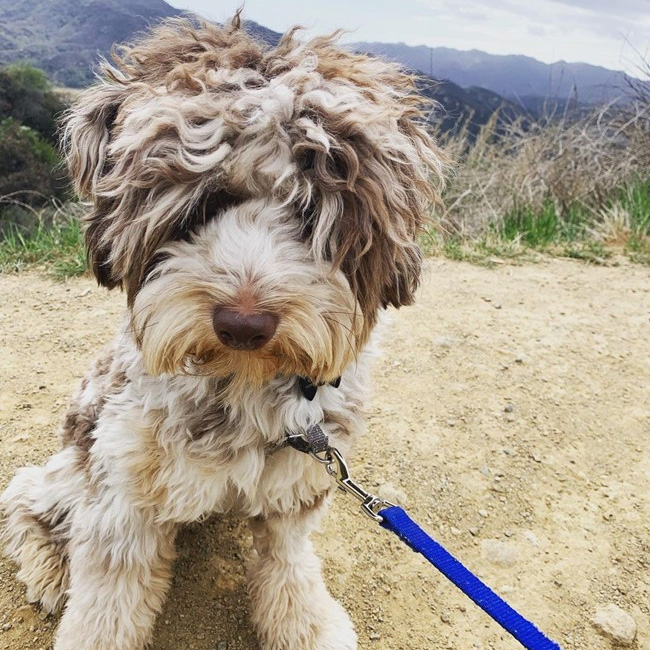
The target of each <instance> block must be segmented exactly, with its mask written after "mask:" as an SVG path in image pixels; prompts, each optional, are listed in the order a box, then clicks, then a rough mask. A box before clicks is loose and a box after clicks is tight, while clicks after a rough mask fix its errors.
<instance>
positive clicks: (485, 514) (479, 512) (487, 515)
mask: <svg viewBox="0 0 650 650" xmlns="http://www.w3.org/2000/svg"><path fill="white" fill-rule="evenodd" d="M478 514H479V516H481V517H483V519H486V518H487V517H489V515H490V513H489V512H488V511H487V510H479V511H478Z"/></svg>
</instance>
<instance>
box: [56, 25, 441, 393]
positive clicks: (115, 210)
mask: <svg viewBox="0 0 650 650" xmlns="http://www.w3.org/2000/svg"><path fill="white" fill-rule="evenodd" d="M334 40H335V39H334V38H320V39H315V40H312V41H311V42H308V43H301V42H299V41H297V40H296V39H295V38H294V33H293V32H290V33H288V34H287V35H285V37H284V38H283V39H282V41H281V42H280V43H279V45H278V46H277V47H276V48H274V49H268V48H266V47H265V46H263V45H262V44H260V43H258V42H257V41H255V40H254V39H253V38H251V37H250V36H249V35H247V34H246V33H245V32H244V31H243V30H242V29H241V25H240V21H239V17H238V16H237V17H236V18H235V19H234V20H233V22H232V24H231V25H229V26H227V27H224V28H220V27H216V26H212V25H208V24H203V23H199V24H197V23H194V22H191V21H188V20H186V19H174V20H170V21H167V22H165V23H163V24H162V25H160V26H158V27H156V28H155V29H154V30H153V31H152V32H151V33H150V34H149V35H147V36H145V37H144V38H142V39H141V40H140V41H139V42H137V43H135V44H134V45H132V46H129V47H125V48H123V49H122V50H121V52H120V54H119V55H116V56H115V65H108V64H105V65H104V66H103V68H102V75H103V78H102V80H101V83H98V84H96V85H95V86H93V87H92V88H90V89H88V90H86V91H85V92H84V93H83V94H82V95H81V97H80V98H79V100H78V101H77V103H76V105H75V106H74V107H73V108H72V109H71V111H70V112H69V114H68V116H67V119H66V125H65V135H66V138H65V141H66V151H67V157H68V163H69V167H70V171H71V174H72V177H73V178H74V179H75V184H76V189H77V191H78V193H79V194H80V195H81V196H82V197H83V198H85V199H87V200H89V201H90V202H91V203H92V209H91V211H90V213H89V214H88V215H87V217H86V242H87V246H88V250H89V256H90V261H91V265H92V269H93V272H94V274H95V276H96V277H97V279H98V281H99V282H100V284H102V285H105V286H107V287H109V288H112V287H116V286H121V287H122V288H124V289H125V291H126V293H127V296H128V302H129V305H130V307H131V312H132V326H133V330H134V333H135V337H136V340H137V341H138V343H139V345H140V347H141V349H142V351H143V354H144V358H145V361H146V363H147V367H148V369H149V371H150V372H152V373H161V372H169V373H174V372H183V371H188V370H190V369H191V371H192V372H195V371H202V372H208V373H210V374H214V375H217V376H225V375H229V374H239V375H242V376H244V375H245V376H246V377H247V378H248V379H251V380H257V381H261V380H264V379H268V378H270V377H272V376H275V375H277V374H279V373H287V374H298V375H303V376H306V377H309V378H311V379H312V380H314V381H327V380H331V379H333V378H335V377H336V376H338V375H340V374H341V371H342V369H343V368H344V367H345V365H347V363H349V362H350V361H351V360H352V359H353V358H354V356H355V354H356V353H357V352H358V351H359V350H360V349H361V347H362V346H363V345H364V344H365V343H366V341H367V339H368V336H369V333H370V331H371V329H372V327H373V326H374V324H375V322H376V319H377V315H378V312H379V311H380V310H381V309H382V308H384V307H387V306H388V305H393V306H395V307H399V306H401V305H406V304H409V303H410V302H411V301H412V299H413V292H414V291H415V289H416V287H417V284H418V278H419V273H420V266H421V259H420V252H419V249H418V247H417V244H416V241H415V239H416V236H417V234H418V231H419V229H420V228H421V226H422V223H423V220H424V219H425V218H426V216H427V214H428V211H429V210H430V209H431V207H432V205H433V204H434V203H435V201H436V200H437V191H436V189H435V188H436V186H437V185H439V182H440V177H441V176H440V172H441V166H442V156H441V154H440V151H439V150H438V149H437V148H436V146H435V144H434V143H433V142H432V140H431V138H430V137H429V135H428V134H427V132H426V130H425V128H424V126H423V125H422V123H421V121H420V118H421V112H420V108H421V100H420V99H419V98H418V97H417V95H416V94H415V93H414V85H413V80H412V78H411V77H410V76H408V75H407V74H405V73H403V72H402V71H401V70H400V69H399V68H398V67H397V66H396V65H394V64H390V63H387V62H384V61H382V60H380V59H377V58H372V57H369V56H364V55H358V54H352V53H350V52H347V51H345V50H342V49H340V48H338V47H337V46H336V45H335V43H334Z"/></svg>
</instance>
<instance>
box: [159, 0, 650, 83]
mask: <svg viewBox="0 0 650 650" xmlns="http://www.w3.org/2000/svg"><path fill="white" fill-rule="evenodd" d="M168 1H169V0H168ZM242 2H243V0H171V2H170V4H172V5H173V6H174V7H178V8H180V9H187V10H189V11H194V12H196V13H198V14H201V15H203V16H204V17H206V18H209V19H212V20H217V21H223V20H225V19H226V18H228V17H229V16H231V15H232V14H233V13H234V11H235V9H236V8H237V7H238V6H240V5H241V4H242ZM244 14H245V17H246V18H249V19H250V20H254V21H255V22H258V23H260V24H261V25H264V26H265V27H269V28H270V29H274V30H276V31H279V32H282V31H284V30H286V29H287V28H288V27H290V26H292V25H295V24H301V25H304V26H306V27H309V28H311V29H313V31H314V32H315V33H326V32H328V31H332V30H334V29H336V28H339V27H343V28H346V29H350V30H354V33H353V34H350V35H348V36H346V38H345V39H344V40H347V41H385V42H392V43H396V42H399V41H401V42H404V43H407V44H409V45H428V46H433V47H437V46H446V47H453V48H456V49H459V50H471V49H478V50H483V51H485V52H490V53H492V54H526V55H528V56H532V57H534V58H536V59H539V60H540V61H544V62H545V63H552V62H554V61H559V60H562V59H563V60H565V61H571V62H574V61H584V62H586V63H592V64H594V65H602V66H604V67H606V68H610V69H613V70H626V71H627V72H628V73H630V74H635V72H638V70H637V69H636V66H638V64H639V55H638V54H637V53H636V52H640V53H641V54H642V55H648V53H649V51H650V0H526V1H523V0H522V1H519V0H246V3H245V9H244Z"/></svg>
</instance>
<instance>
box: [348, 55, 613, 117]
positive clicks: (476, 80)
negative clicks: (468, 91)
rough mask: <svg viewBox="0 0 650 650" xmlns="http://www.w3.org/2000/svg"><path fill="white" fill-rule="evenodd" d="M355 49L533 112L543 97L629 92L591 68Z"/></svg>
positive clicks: (602, 97) (608, 73)
mask: <svg viewBox="0 0 650 650" xmlns="http://www.w3.org/2000/svg"><path fill="white" fill-rule="evenodd" d="M354 48H355V49H356V50H358V51H360V52H369V53H371V54H377V55H381V56H385V57H387V58H389V59H392V60H394V61H398V62H399V63H401V64H402V65H405V66H406V67H408V68H411V69H413V70H419V71H421V72H424V73H426V74H431V75H432V76H433V77H437V78H440V79H451V80H452V81H454V82H455V83H457V84H459V85H460V86H463V87H470V86H482V87H483V88H489V89H490V90H492V91H494V92H496V93H498V94H499V95H502V96H503V97H505V98H507V99H510V100H513V101H515V102H519V103H521V104H523V105H525V106H526V107H527V108H533V106H538V105H539V98H540V97H543V98H549V99H559V100H567V99H569V98H572V99H573V100H575V99H576V97H575V95H576V94H577V100H578V102H580V103H590V104H593V103H600V102H604V101H608V100H610V99H612V98H614V97H617V96H619V95H620V94H621V89H623V88H625V86H626V82H625V75H624V74H623V73H622V72H615V71H613V70H607V69H606V68H601V67H598V66H594V65H589V64H587V63H566V62H565V61H559V62H558V63H553V64H551V65H547V64H546V63H542V62H541V61H537V60H536V59H532V58H530V57H527V56H520V55H509V56H498V55H494V54H487V53H486V52H480V51H479V50H470V51H460V50H454V49H451V48H446V47H435V48H430V47H426V46H424V45H420V46H417V47H412V46H409V45H405V44H404V43H355V44H354Z"/></svg>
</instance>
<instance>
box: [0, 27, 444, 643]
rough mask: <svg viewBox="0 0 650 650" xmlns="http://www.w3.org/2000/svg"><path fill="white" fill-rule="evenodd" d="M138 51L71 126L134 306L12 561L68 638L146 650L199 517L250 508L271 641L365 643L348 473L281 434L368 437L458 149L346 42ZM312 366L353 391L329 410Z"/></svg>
mask: <svg viewBox="0 0 650 650" xmlns="http://www.w3.org/2000/svg"><path fill="white" fill-rule="evenodd" d="M192 48H194V49H192ZM118 62H119V64H120V65H119V66H118V67H117V68H112V67H109V66H106V67H105V74H106V81H105V83H103V84H102V85H98V86H96V87H94V88H92V89H90V90H88V91H86V92H85V93H84V95H83V96H82V98H81V100H80V101H79V103H78V104H77V106H76V107H75V108H73V109H72V111H71V113H70V114H69V116H68V118H67V137H68V158H69V164H70V168H71V171H72V174H73V176H74V178H75V181H76V184H77V189H78V191H79V192H80V194H82V195H83V196H86V197H87V198H89V199H90V201H91V202H92V209H91V212H90V213H89V215H88V217H87V220H86V224H87V241H88V246H89V251H90V255H91V261H92V264H93V268H94V271H95V274H96V276H97V278H98V280H99V281H100V282H101V283H102V284H104V285H106V286H109V287H112V286H117V285H119V286H122V287H123V288H124V289H125V290H126V292H127V295H128V300H129V309H128V311H127V316H126V318H125V321H124V325H123V327H122V329H121V331H120V332H119V333H118V335H117V337H116V339H115V341H114V343H113V345H112V346H111V347H110V348H109V349H108V350H106V351H105V353H104V355H103V356H102V357H101V358H100V359H99V360H98V362H97V363H96V364H95V365H94V366H93V368H91V370H90V371H89V373H88V375H87V376H86V378H85V379H84V382H83V383H82V387H81V390H80V391H79V393H78V394H77V396H76V397H75V399H74V400H73V402H72V404H71V407H70V410H69V412H68V415H67V417H66V421H65V423H64V426H63V430H62V443H63V444H62V449H61V451H59V452H58V453H57V454H55V455H54V456H53V457H52V458H51V459H50V460H49V461H48V463H47V464H46V465H45V466H44V467H26V468H23V469H21V470H19V471H18V473H17V475H16V477H15V478H14V479H13V481H12V482H11V483H10V485H9V487H8V488H7V490H6V491H5V492H4V494H3V495H2V497H1V499H0V503H1V506H2V510H3V513H4V531H3V537H4V540H5V550H6V552H7V553H8V555H9V556H10V557H12V558H13V559H14V560H15V561H16V562H17V564H18V565H19V567H20V570H19V573H18V578H19V579H20V580H22V581H23V582H24V583H25V584H26V585H27V596H28V599H29V600H30V601H31V602H37V601H40V603H41V605H42V607H43V608H44V610H45V611H48V612H49V611H57V610H59V609H60V608H61V607H62V606H63V604H64V603H65V609H64V611H63V616H62V619H61V624H60V627H59V630H58V633H57V636H56V642H55V650H140V649H141V648H143V647H144V646H145V645H146V644H147V643H148V642H149V640H150V635H151V630H152V626H153V623H154V618H155V615H156V614H157V612H159V611H160V609H161V607H162V604H163V600H164V597H165V594H166V591H167V589H168V586H169V581H170V575H171V565H172V561H173V558H174V536H175V534H176V531H177V529H178V527H179V526H180V525H182V524H183V523H187V522H192V521H196V520H200V519H202V518H204V517H206V516H208V515H210V514H212V513H223V512H225V511H227V510H230V509H232V508H236V509H237V510H238V511H239V512H241V513H242V514H243V516H246V517H248V518H250V520H251V528H252V531H253V536H254V545H255V549H256V552H257V556H256V560H255V562H254V564H253V566H252V568H251V572H250V595H251V600H252V620H253V623H254V624H255V626H256V629H257V631H258V635H259V638H260V642H261V644H262V647H263V648H264V649H265V650H352V649H354V648H356V635H355V632H354V629H353V627H352V624H351V622H350V620H349V618H348V616H347V614H346V613H345V612H344V610H343V609H342V607H341V606H340V605H339V604H338V603H337V602H336V601H335V600H334V599H333V598H332V597H331V596H330V595H329V593H328V592H327V589H326V587H325V585H324V583H323V579H322V577H321V573H320V567H319V561H318V559H317V557H316V556H315V554H314V551H313V549H312V546H311V543H310V541H309V534H310V532H311V531H312V530H313V529H314V527H315V526H316V525H317V524H318V521H319V518H320V516H321V514H322V512H323V508H324V506H325V505H326V503H327V502H328V500H329V496H330V494H331V491H332V488H333V485H332V481H331V478H330V477H329V476H328V475H327V473H326V472H325V471H324V470H323V468H322V466H321V465H319V464H318V463H316V462H314V460H313V459H312V458H310V457H309V456H308V455H305V454H300V453H298V452H297V451H295V450H293V449H291V448H287V447H286V446H283V441H284V440H285V436H286V433H287V432H301V431H304V430H305V429H306V428H307V427H309V426H310V425H311V424H313V423H321V426H322V427H323V429H324V430H325V431H326V432H327V434H328V435H329V437H330V439H331V441H332V442H333V444H334V445H335V446H336V447H337V448H338V449H339V450H340V451H341V452H342V453H343V454H347V453H348V452H350V451H351V450H352V448H353V445H354V441H355V439H357V437H358V436H359V435H360V434H361V433H362V431H363V428H364V425H363V408H362V405H363V404H364V402H365V401H366V398H367V385H368V373H369V358H370V356H371V352H370V343H369V341H370V339H371V332H372V330H373V328H374V326H375V323H376V321H377V317H378V314H379V312H380V311H381V310H382V309H383V307H385V306H386V305H388V304H393V305H395V306H399V305H401V304H407V303H408V302H410V300H411V297H412V293H413V290H414V289H415V286H416V284H417V278H418V274H419V256H418V254H417V246H416V244H415V243H414V238H415V235H416V233H417V228H418V227H419V225H420V223H421V222H422V219H423V217H424V213H425V211H426V205H427V202H428V201H431V199H432V198H435V196H434V194H433V191H432V190H431V186H430V185H429V181H430V178H429V176H430V174H431V173H434V174H437V173H438V172H439V169H440V166H441V164H442V163H441V160H442V158H441V156H440V153H439V151H438V150H437V149H436V148H435V145H434V144H433V143H432V142H431V140H430V139H429V137H428V136H427V134H426V132H425V131H424V129H423V128H422V127H421V126H419V125H418V124H417V123H416V122H414V118H417V110H416V109H414V108H413V107H412V103H410V99H409V97H410V96H409V94H408V87H409V84H410V81H409V80H408V79H407V77H406V76H405V75H403V74H402V73H401V72H400V71H399V70H398V69H397V68H396V67H395V66H392V65H390V64H386V63H383V62H381V61H377V60H374V59H370V58H368V57H361V56H357V55H351V54H347V53H343V52H341V51H340V50H338V49H336V48H335V46H334V45H333V44H332V41H331V39H329V40H328V39H321V40H317V41H314V42H312V43H311V44H308V45H302V44H298V43H297V42H296V41H295V40H294V39H293V37H292V35H288V36H287V37H286V38H285V40H284V41H283V42H282V43H281V44H280V46H278V48H277V49H276V50H271V51H267V50H264V49H263V48H261V47H260V46H259V45H258V44H256V43H255V42H254V41H252V39H250V38H249V37H248V36H246V35H245V34H244V33H243V31H242V30H241V29H240V25H239V21H238V18H237V19H235V21H234V22H233V24H232V25H231V26H230V27H227V28H224V29H219V28H214V27H210V26H207V25H199V26H196V25H194V24H192V23H190V22H188V21H171V22H169V23H167V24H166V25H163V26H162V27H160V28H158V30H157V31H156V32H154V34H153V36H150V37H147V38H145V39H144V40H142V41H141V42H140V43H139V44H136V46H134V47H133V48H132V49H131V50H128V49H127V50H126V53H125V54H124V56H123V58H122V59H118ZM224 196H225V197H226V200H222V199H223V197H224ZM215 197H216V198H215ZM215 201H216V204H215V203H214V202H215ZM211 202H212V203H211ZM224 305H225V306H227V307H228V308H231V309H236V310H242V311H253V312H258V311H259V312H267V313H273V314H275V315H277V317H278V321H279V324H278V328H277V331H276V332H275V334H274V336H273V338H272V340H271V341H270V342H269V343H268V344H267V345H265V346H264V347H262V348H261V349H259V350H255V351H242V350H232V349H230V348H228V347H226V346H224V345H223V344H221V343H220V341H219V339H218V337H217V336H216V335H215V331H214V327H213V318H212V317H213V312H214V310H215V306H224ZM297 376H303V377H308V378H310V379H311V380H312V381H314V382H319V383H320V382H328V381H331V380H333V379H334V378H336V377H338V376H341V383H340V387H339V388H334V387H332V386H329V385H327V384H325V385H323V386H322V387H321V388H319V390H318V392H317V396H316V398H315V399H314V400H313V401H308V400H307V399H305V398H304V397H303V396H302V394H301V393H300V391H299V390H298V385H297ZM316 604H317V605H316Z"/></svg>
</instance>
